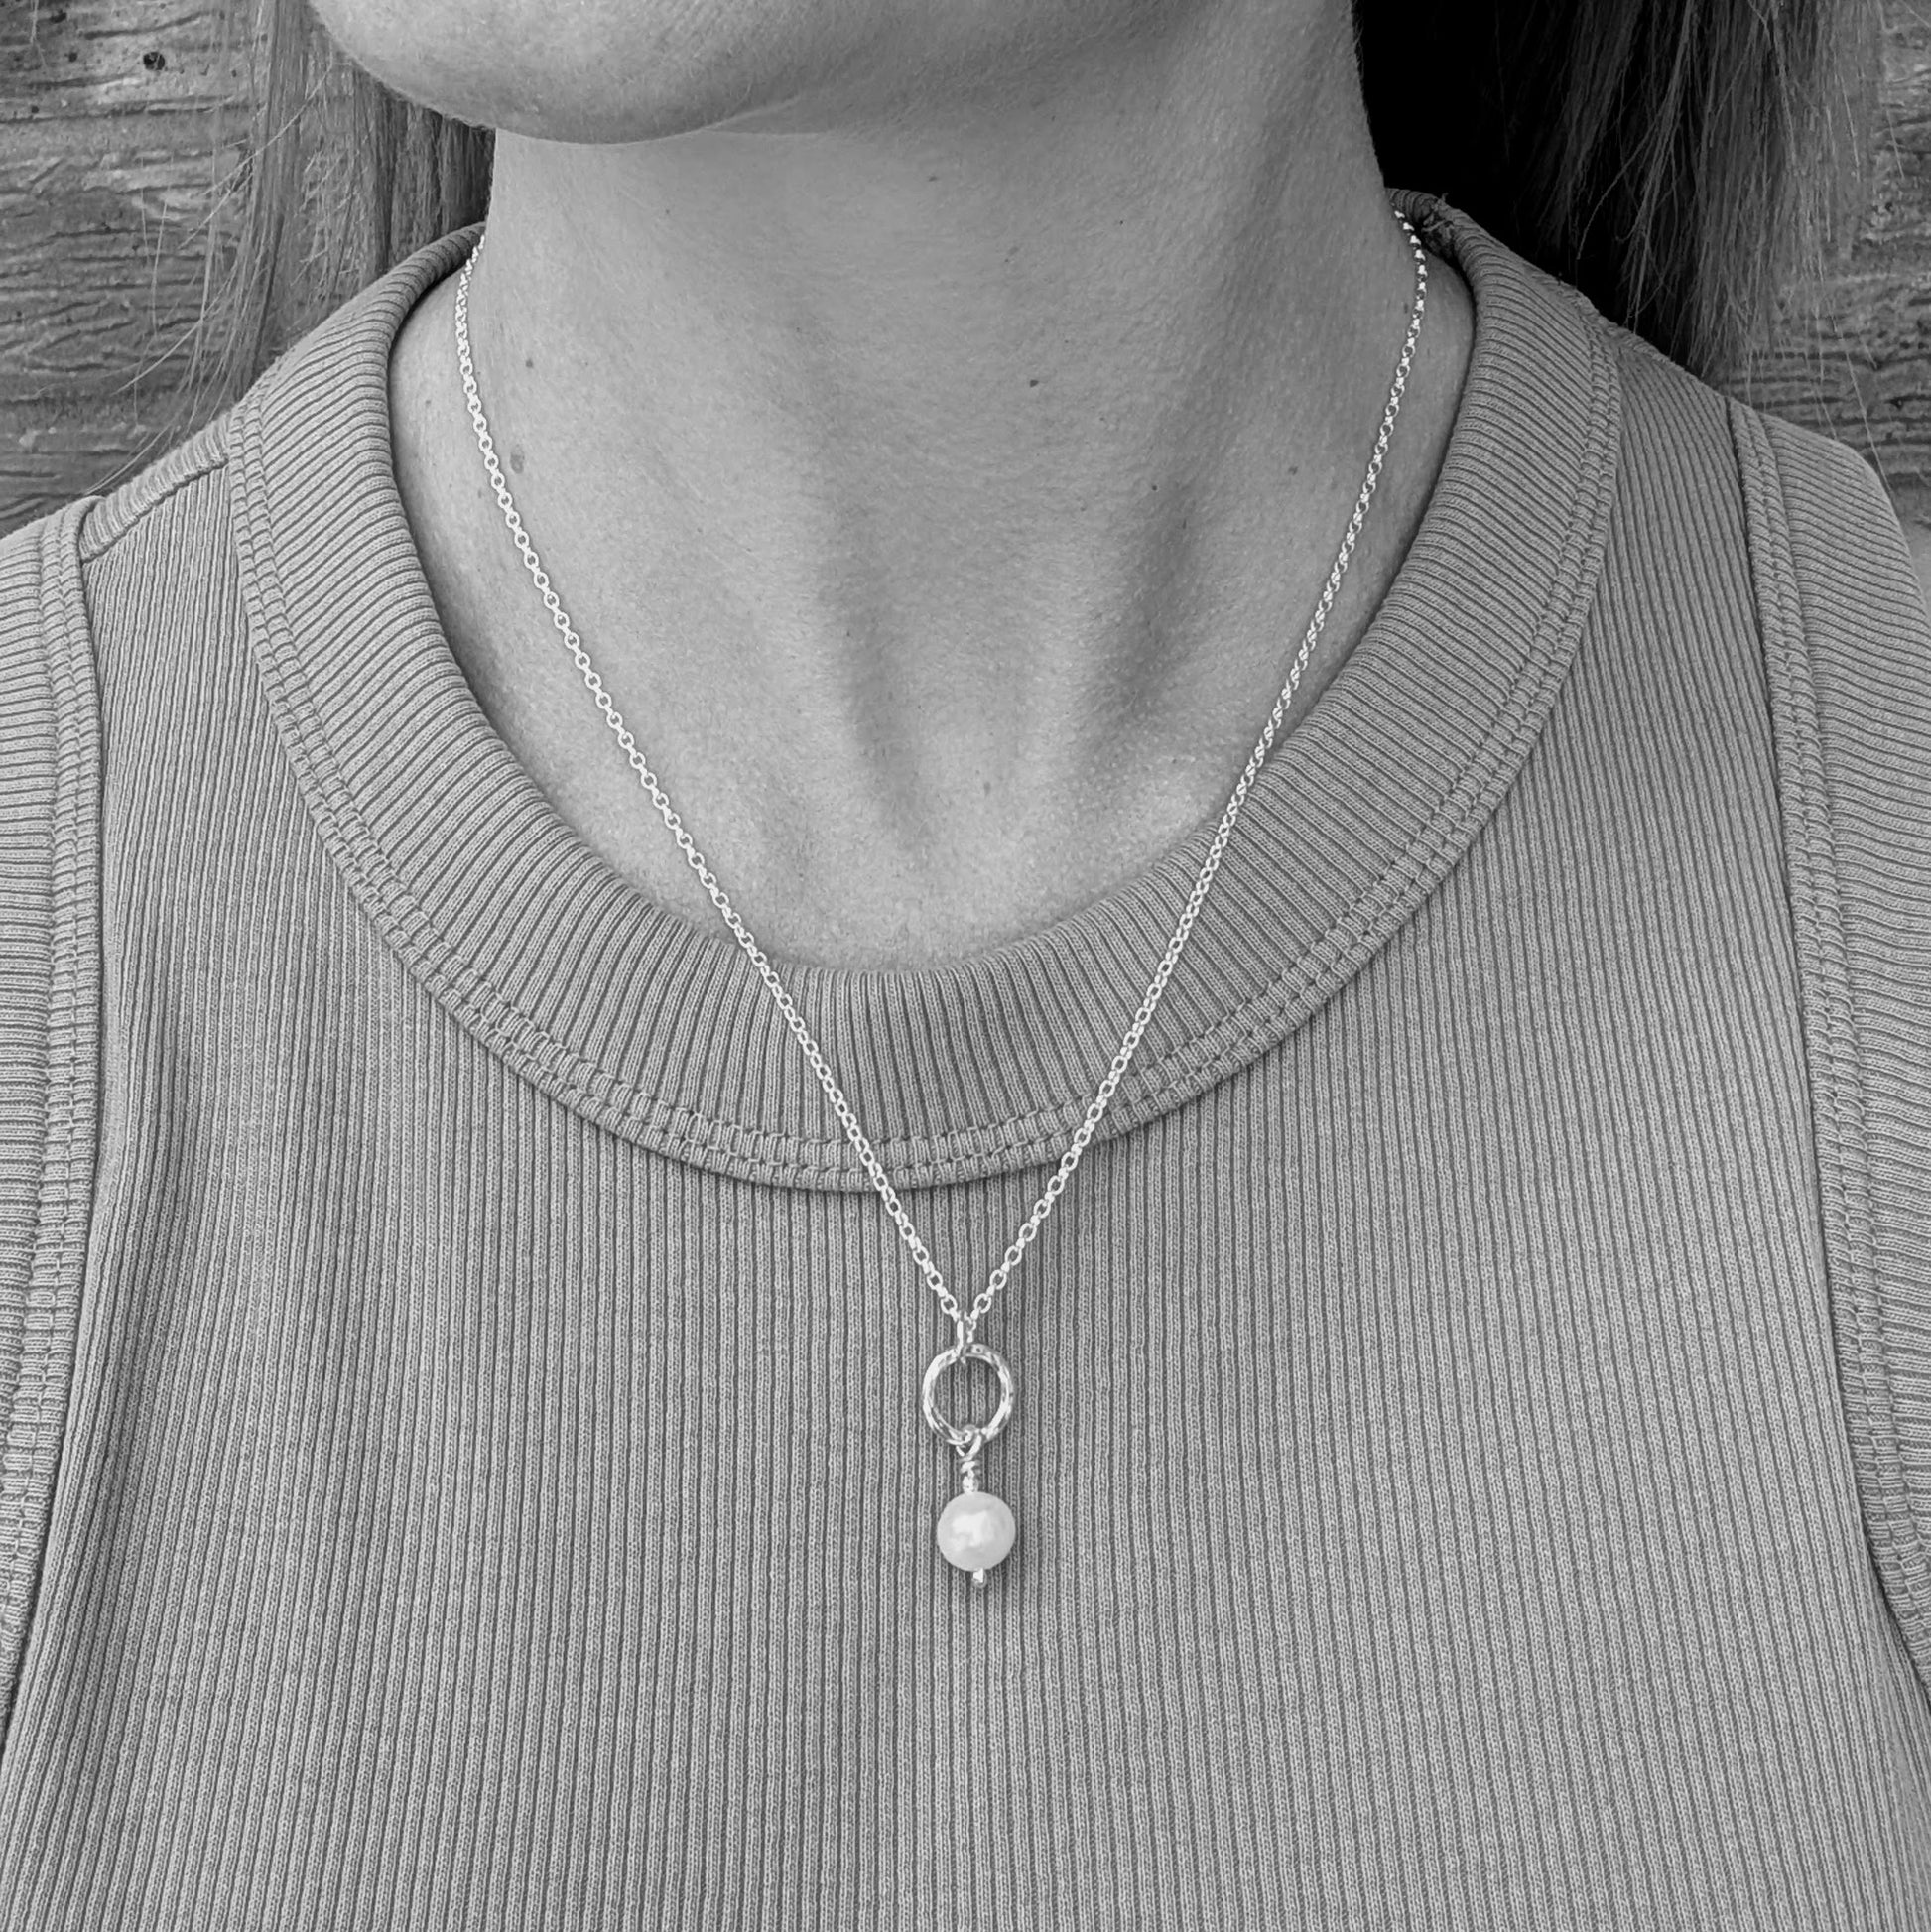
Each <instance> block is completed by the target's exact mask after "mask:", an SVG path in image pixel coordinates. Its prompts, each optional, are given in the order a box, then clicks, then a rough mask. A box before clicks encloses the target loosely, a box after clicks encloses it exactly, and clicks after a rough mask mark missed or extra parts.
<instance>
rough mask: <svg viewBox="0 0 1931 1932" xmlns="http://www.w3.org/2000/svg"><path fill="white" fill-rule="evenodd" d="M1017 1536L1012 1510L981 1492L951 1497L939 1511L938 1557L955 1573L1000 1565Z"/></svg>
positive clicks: (995, 1497)
mask: <svg viewBox="0 0 1931 1932" xmlns="http://www.w3.org/2000/svg"><path fill="white" fill-rule="evenodd" d="M1017 1534H1018V1528H1017V1525H1016V1524H1015V1523H1014V1522H1013V1520H1012V1511H1011V1510H1010V1509H1008V1508H1007V1507H1006V1506H1005V1504H1004V1503H1003V1502H1001V1501H1000V1500H999V1498H998V1497H997V1496H993V1495H987V1494H986V1492H985V1491H984V1490H983V1489H974V1490H973V1491H972V1492H971V1493H970V1494H969V1495H963V1496H954V1497H953V1499H952V1500H951V1501H950V1502H949V1503H947V1504H946V1506H945V1508H944V1509H942V1510H941V1511H940V1512H939V1554H940V1555H941V1556H943V1557H944V1558H945V1559H946V1561H947V1562H948V1563H950V1564H951V1565H952V1566H953V1568H954V1569H956V1570H989V1569H991V1568H992V1566H993V1565H994V1564H995V1563H1003V1562H1004V1561H1005V1560H1006V1555H1007V1552H1008V1551H1010V1550H1011V1548H1012V1539H1013V1537H1014V1536H1015V1535H1017Z"/></svg>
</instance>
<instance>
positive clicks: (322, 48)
mask: <svg viewBox="0 0 1931 1932" xmlns="http://www.w3.org/2000/svg"><path fill="white" fill-rule="evenodd" d="M235 4H236V5H237V6H239V5H243V4H250V0H235ZM252 4H253V5H255V6H258V8H259V13H258V15H257V17H256V21H255V26H254V34H253V41H254V50H255V52H254V63H253V71H254V75H255V86H254V89H253V93H252V120H253V127H252V130H251V133H250V138H249V139H248V140H247V142H246V143H245V145H244V156H245V159H244V161H243V164H242V170H243V180H242V182H241V184H240V193H239V194H238V196H237V198H238V200H239V202H240V219H239V222H238V235H237V237H236V240H235V242H234V245H233V246H232V249H231V251H229V252H227V254H226V262H227V268H226V274H225V281H224V282H221V281H219V280H218V278H217V283H218V286H217V292H216V293H215V294H214V295H213V296H212V297H211V299H210V301H209V303H208V305H207V308H206V311H205V313H204V315H203V318H202V326H201V329H200V331H199V333H198V336H197V339H196V341H195V343H194V350H193V361H192V363H191V365H190V372H189V378H188V381H187V383H186V384H185V385H184V395H185V397H186V399H187V400H186V402H185V406H184V411H183V419H182V426H183V427H185V426H186V422H187V421H193V420H199V419H201V418H202V417H204V416H206V415H207V414H210V413H212V411H213V410H215V409H218V408H220V407H223V406H225V405H226V403H228V402H229V401H231V400H232V399H233V398H234V397H235V396H237V395H239V394H240V393H241V391H242V390H243V389H245V388H246V387H247V386H248V384H249V383H251V382H252V381H253V380H254V379H255V377H256V376H257V375H258V374H259V373H260V372H261V371H262V369H263V368H265V367H266V366H267V364H268V362H269V361H270V360H272V359H273V357H274V356H275V355H276V354H277V353H279V351H280V350H281V349H282V348H283V347H285V346H286V345H287V344H288V343H289V342H290V341H292V340H294V339H295V338H296V337H297V336H298V335H299V334H300V333H301V332H302V331H303V330H304V329H305V328H306V327H308V326H309V325H311V324H312V323H313V322H315V321H317V320H319V319H320V318H321V316H322V315H323V314H325V313H326V312H327V311H328V310H329V309H331V308H333V307H334V306H335V305H336V304H337V303H338V302H340V301H342V300H344V299H345V298H346V297H347V296H348V295H350V294H352V293H353V292H354V291H355V290H356V289H357V288H359V287H361V286H362V285H363V284H364V283H366V282H368V281H371V280H373V279H374V278H375V277H376V276H378V275H380V274H382V273H383V272H384V271H386V270H387V269H388V268H390V267H391V266H393V265H394V264H395V263H396V262H397V261H399V260H401V259H402V258H403V257H404V256H406V255H407V254H409V253H410V252H411V251H412V250H414V249H416V248H419V247H421V246H423V245H424V244H425V243H426V242H428V241H431V240H433V239H434V238H435V237H436V236H438V235H440V234H443V233H446V232H448V231H449V230H450V229H451V228H456V227H461V226H463V225H465V224H466V223H468V222H471V221H475V220H478V219H480V218H481V217H482V216H483V214H484V212H485V209H486V207H487V203H488V197H489V175H490V164H491V157H492V152H493V136H492V134H491V133H490V131H489V130H488V129H486V128H475V127H470V126H467V125H465V124H463V123H461V122H459V121H454V120H451V119H449V118H447V117H445V116H443V115H440V114H436V113H433V112H431V111H430V110H429V109H427V108H423V107H420V106H418V105H416V104H415V103H414V102H410V101H405V100H403V99H401V98H400V97H399V96H397V95H396V94H394V93H393V92H391V91H390V90H389V89H388V88H386V87H384V86H383V85H381V83H380V82H378V81H376V80H374V79H373V78H371V77H370V76H369V75H368V74H366V73H365V72H363V71H362V70H361V69H359V68H357V67H355V66H354V65H353V64H351V63H350V62H348V61H347V60H345V59H344V58H343V57H342V56H341V55H340V54H339V53H338V52H336V51H335V50H334V49H333V47H332V45H331V44H330V42H329V41H328V39H327V37H326V36H325V34H323V32H322V29H321V28H320V27H319V26H317V25H316V24H315V23H314V21H313V19H312V16H311V15H310V13H309V9H308V6H307V3H306V0H252ZM1353 6H1354V26H1355V39H1356V46H1357V50H1358V53H1359V58H1360V64H1361V74H1362V86H1363V92H1364V95H1365V99H1366V104H1367V112H1368V121H1369V126H1370V129H1371V131H1372V133H1373V137H1374V143H1375V148H1376V151H1377V154H1378V156H1379V159H1380V162H1381V165H1382V171H1383V173H1384V175H1385V176H1386V178H1387V179H1388V180H1389V181H1390V182H1391V183H1393V184H1394V185H1396V186H1399V187H1405V188H1416V189H1422V190H1426V191H1431V192H1434V193H1441V194H1443V195H1444V196H1446V198H1447V199H1448V200H1450V201H1451V202H1453V203H1454V204H1455V205H1456V206H1458V207H1460V208H1462V209H1463V210H1464V211H1465V212H1467V213H1469V214H1471V215H1473V216H1474V217H1475V219H1476V220H1477V221H1479V222H1480V223H1481V225H1482V226H1484V227H1485V228H1487V229H1489V230H1490V232H1492V233H1493V234H1495V235H1496V236H1497V237H1498V238H1499V239H1501V240H1502V241H1504V242H1506V243H1507V244H1508V245H1509V246H1511V247H1513V248H1514V249H1516V250H1517V251H1518V252H1519V253H1521V254H1523V255H1525V256H1526V257H1528V259H1529V260H1531V261H1533V262H1535V263H1537V264H1539V265H1540V266H1541V267H1543V268H1546V269H1548V270H1550V271H1551V272H1552V273H1554V274H1556V275H1558V276H1561V277H1562V278H1563V279H1565V280H1567V281H1571V282H1574V283H1576V284H1577V285H1578V286H1579V287H1581V288H1582V290H1583V291H1584V293H1585V294H1587V295H1588V296H1589V297H1590V298H1591V300H1592V301H1593V302H1594V303H1595V304H1596V306H1597V307H1598V308H1599V309H1601V310H1602V311H1603V312H1604V313H1605V314H1606V315H1608V316H1609V318H1610V319H1611V320H1613V321H1615V322H1620V323H1622V324H1623V325H1624V326H1626V327H1628V328H1631V329H1633V330H1635V331H1636V332H1637V333H1638V334H1641V335H1643V336H1646V337H1647V338H1648V339H1649V340H1650V341H1652V342H1654V343H1655V344H1656V345H1657V346H1658V347H1659V348H1661V349H1662V350H1663V351H1664V352H1665V353H1666V354H1668V355H1670V356H1672V357H1674V358H1675V359H1676V360H1677V361H1679V362H1681V363H1683V364H1684V365H1685V366H1686V367H1688V368H1690V369H1692V370H1694V371H1695V372H1696V373H1697V374H1699V375H1702V376H1704V377H1706V378H1709V379H1712V380H1721V379H1723V378H1724V377H1726V376H1727V375H1730V374H1732V373H1734V372H1735V371H1736V370H1737V368H1738V365H1739V363H1740V361H1741V359H1742V357H1743V355H1744V354H1745V352H1746V350H1747V348H1748V345H1749V343H1750V342H1751V340H1752V338H1753V337H1754V335H1755V334H1756V332H1757V331H1758V329H1759V327H1760V325H1761V323H1762V322H1763V320H1764V317H1765V315H1766V312H1767V310H1768V307H1769V305H1770V302H1771V299H1772V296H1773V293H1774V290H1775V288H1776V285H1777V282H1778V278H1779V276H1780V275H1782V274H1783V273H1784V272H1785V271H1786V269H1787V266H1788V265H1789V264H1790V263H1791V262H1792V261H1793V260H1795V259H1797V258H1799V257H1800V256H1802V255H1804V254H1806V253H1810V252H1814V247H1815V238H1816V237H1817V236H1818V235H1819V234H1821V233H1822V232H1823V231H1824V229H1825V227H1826V226H1827V225H1828V218H1829V213H1830V197H1831V193H1832V186H1833V183H1834V182H1835V180H1836V178H1837V175H1838V173H1839V172H1841V170H1840V169H1839V168H1838V167H1837V166H1836V165H1835V164H1834V160H1833V157H1832V156H1831V154H1830V153H1829V149H1830V147H1831V144H1832V141H1833V139H1834V134H1833V130H1834V128H1838V127H1841V126H1842V124H1843V117H1842V116H1841V115H1840V114H1838V113H1837V112H1836V111H1835V109H1836V107H1837V104H1838V103H1840V102H1842V101H1843V100H1844V99H1845V98H1846V97H1847V96H1848V93H1849V92H1850V90H1851V85H1852V82H1851V75H1852V73H1853V69H1854V67H1855V66H1856V64H1857V61H1858V58H1859V52H1860V48H1861V46H1862V45H1863V43H1862V42H1861V41H1860V37H1859V29H1860V27H1861V26H1863V25H1864V24H1866V23H1867V22H1869V21H1871V20H1873V19H1874V10H1873V9H1871V8H1870V7H1868V6H1860V5H1858V4H1856V0H1353ZM319 184H320V186H319Z"/></svg>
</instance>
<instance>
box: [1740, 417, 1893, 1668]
mask: <svg viewBox="0 0 1931 1932" xmlns="http://www.w3.org/2000/svg"><path fill="white" fill-rule="evenodd" d="M1729 410H1730V419H1731V426H1732V435H1733V439H1734V442H1735V446H1736V451H1737V462H1738V475H1739V479H1740V481H1741V484H1742V490H1743V497H1744V506H1745V515H1746V519H1747V529H1748V538H1749V561H1750V575H1751V579H1752V581H1753V587H1754V591H1755V600H1756V606H1757V622H1758V628H1759V631H1760V634H1761V637H1762V640H1763V650H1764V660H1765V671H1766V673H1767V677H1768V683H1769V689H1770V709H1771V719H1770V722H1771V733H1772V739H1773V743H1774V748H1775V756H1776V770H1777V791H1778V806H1779V814H1780V817H1781V820H1782V825H1783V846H1784V857H1785V864H1786V868H1787V872H1788V879H1789V887H1790V897H1791V905H1792V914H1793V918H1794V921H1795V924H1796V928H1797V941H1798V957H1797V967H1798V984H1799V989H1800V999H1801V1002H1802V1007H1803V1013H1802V1026H1803V1036H1804V1051H1805V1057H1806V1060H1807V1061H1808V1063H1809V1068H1810V1086H1811V1117H1812V1121H1813V1125H1814V1129H1815V1134H1816V1147H1817V1160H1818V1167H1819V1182H1820V1188H1821V1193H1822V1201H1823V1228H1822V1232H1823V1236H1824V1244H1825V1267H1826V1274H1827V1278H1828V1285H1829V1292H1830V1302H1831V1313H1832V1326H1833V1330H1834V1333H1835V1342H1836V1348H1837V1356H1838V1378H1839V1385H1840V1390H1841V1394H1842V1399H1843V1401H1844V1404H1845V1408H1846V1412H1847V1413H1846V1424H1847V1432H1848V1434H1849V1437H1850V1446H1851V1455H1852V1462H1853V1465H1854V1470H1855V1475H1856V1479H1857V1485H1858V1491H1859V1497H1860V1502H1861V1514H1862V1515H1863V1518H1864V1527H1865V1533H1866V1536H1867V1541H1868V1543H1869V1546H1870V1552H1871V1556H1872V1559H1873V1561H1874V1563H1875V1566H1876V1570H1877V1574H1878V1578H1879V1581H1880V1583H1881V1584H1882V1586H1883V1590H1884V1595H1885V1597H1886V1599H1887V1601H1888V1602H1889V1604H1890V1606H1891V1610H1892V1613H1893V1615H1894V1616H1895V1617H1896V1619H1897V1623H1898V1626H1899V1628H1900V1629H1901V1631H1902V1632H1903V1635H1904V1638H1905V1642H1906V1646H1907V1648H1908V1649H1909V1651H1910V1654H1911V1659H1912V1662H1913V1664H1914V1665H1915V1666H1916V1669H1917V1673H1918V1677H1919V1681H1920V1683H1922V1684H1923V1685H1924V1686H1925V1687H1926V1689H1927V1690H1931V1535H1927V1525H1926V1523H1925V1521H1924V1519H1923V1515H1922V1513H1921V1511H1920V1509H1919V1506H1918V1502H1917V1499H1916V1498H1915V1497H1913V1495H1912V1493H1911V1489H1910V1484H1909V1482H1908V1481H1907V1480H1906V1477H1905V1474H1904V1467H1903V1459H1902V1456H1901V1454H1900V1448H1899V1435H1898V1422H1897V1398H1896V1390H1895V1385H1894V1382H1893V1379H1892V1362H1891V1357H1892V1350H1891V1348H1890V1345H1889V1343H1888V1340H1887V1337H1886V1334H1885V1322H1884V1308H1883V1297H1882V1294H1881V1292H1880V1289H1879V1284H1878V1281H1877V1255H1876V1240H1875V1235H1874V1232H1873V1229H1872V1219H1871V1216H1872V1210H1871V1181H1870V1161H1869V1149H1868V1143H1867V1133H1866V1094H1867V1076H1866V1067H1865V1055H1864V1051H1863V1045H1862V1032H1863V1029H1862V1027H1861V1024H1860V1015H1859V1011H1858V1001H1857V996H1856V991H1855V988H1854V985H1853V980H1852V973H1851V968H1850V951H1849V947H1848V944H1847V941H1846V937H1845V928H1844V909H1843V904H1842V891H1841V884H1840V867H1839V863H1838V853H1837V844H1836V839H1835V837H1833V834H1832V829H1831V828H1832V821H1831V810H1830V790H1831V785H1830V772H1829V768H1828V766H1827V764H1826V762H1825V756H1824V741H1823V730H1822V725H1821V721H1820V714H1819V709H1818V699H1817V691H1816V685H1815V682H1814V678H1813V674H1812V668H1811V662H1810V650H1811V646H1810V637H1809V632H1808V629H1807V626H1806V620H1805V613H1804V608H1803V598H1802V593H1801V590H1800V588H1799V586H1798V583H1797V578H1796V572H1795V568H1794V564H1793V560H1792V554H1791V539H1790V530H1789V523H1788V515H1789V510H1788V494H1787V491H1786V487H1785V484H1784V479H1783V469H1782V465H1781V464H1780V463H1779V462H1778V460H1777V453H1776V448H1775V445H1774V443H1773V442H1772V440H1771V437H1770V435H1769V431H1768V429H1767V426H1766V425H1765V424H1764V422H1763V421H1762V419H1761V417H1760V416H1759V415H1758V413H1757V412H1756V411H1754V410H1752V409H1749V408H1747V407H1746V406H1745V405H1743V404H1742V403H1739V402H1738V401H1737V400H1736V399H1734V398H1732V399H1731V400H1730V404H1729Z"/></svg>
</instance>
